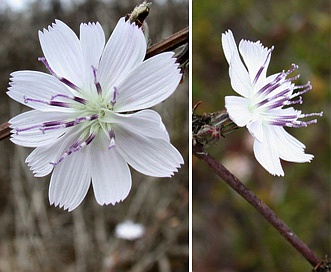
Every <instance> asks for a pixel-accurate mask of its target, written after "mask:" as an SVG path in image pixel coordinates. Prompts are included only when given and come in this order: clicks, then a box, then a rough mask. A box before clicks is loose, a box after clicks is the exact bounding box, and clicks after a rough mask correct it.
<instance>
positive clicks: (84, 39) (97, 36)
mask: <svg viewBox="0 0 331 272" xmlns="http://www.w3.org/2000/svg"><path fill="white" fill-rule="evenodd" d="M80 44H81V48H82V53H83V58H84V63H85V71H86V82H87V83H88V84H87V86H89V84H91V83H92V84H93V83H94V73H93V68H94V69H96V70H98V68H99V62H100V59H101V55H102V52H103V49H104V46H105V34H104V32H103V29H102V27H101V25H100V24H99V23H88V24H81V25H80Z"/></svg>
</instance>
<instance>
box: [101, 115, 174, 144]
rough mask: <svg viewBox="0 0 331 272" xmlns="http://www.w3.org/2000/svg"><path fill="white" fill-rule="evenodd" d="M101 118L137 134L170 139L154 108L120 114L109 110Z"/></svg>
mask: <svg viewBox="0 0 331 272" xmlns="http://www.w3.org/2000/svg"><path fill="white" fill-rule="evenodd" d="M101 120H102V121H104V122H108V123H111V124H113V125H115V127H116V125H119V126H121V127H125V129H127V130H129V131H131V132H132V133H135V134H140V135H142V136H146V137H150V138H159V139H163V140H165V141H169V140H170V139H169V134H168V132H167V130H166V128H165V126H164V124H163V122H162V119H161V116H160V115H159V114H158V113H157V112H156V111H153V110H142V111H139V112H136V113H133V114H118V113H114V112H112V111H109V112H107V114H106V115H105V116H104V117H103V118H102V119H101Z"/></svg>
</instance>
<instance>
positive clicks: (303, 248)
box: [193, 144, 321, 267]
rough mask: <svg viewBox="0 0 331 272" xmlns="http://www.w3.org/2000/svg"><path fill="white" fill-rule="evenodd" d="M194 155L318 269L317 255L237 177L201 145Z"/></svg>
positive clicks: (319, 261) (197, 147)
mask: <svg viewBox="0 0 331 272" xmlns="http://www.w3.org/2000/svg"><path fill="white" fill-rule="evenodd" d="M193 154H194V155H195V156H196V157H197V158H199V159H201V160H202V161H204V162H205V163H206V164H207V165H208V166H209V167H210V168H212V169H213V170H214V172H215V173H216V174H217V175H218V176H219V177H220V178H221V179H223V180H224V181H225V182H226V183H227V184H228V185H229V186H230V187H231V188H232V189H234V190H235V191H236V192H237V193H239V194H240V195H241V196H242V197H243V198H244V199H245V200H246V201H247V202H248V203H250V204H251V205H252V206H253V207H254V208H255V209H257V210H258V211H259V213H260V214H262V215H263V217H264V218H265V219H267V220H268V222H269V223H270V224H271V225H272V226H273V227H274V228H275V229H276V230H277V231H278V232H279V233H280V234H281V235H282V236H283V237H285V239H286V240H287V241H289V242H290V243H291V245H292V246H293V247H294V248H295V249H296V250H297V251H299V252H300V253H301V255H302V256H303V257H305V258H306V260H307V261H308V262H309V263H310V264H311V265H312V266H313V267H316V266H318V265H319V264H320V263H321V260H320V259H319V258H318V257H317V256H316V255H315V253H314V252H313V251H312V250H311V249H310V248H309V247H308V246H307V245H306V244H305V243H304V242H303V241H302V240H301V239H300V238H299V237H298V236H297V235H296V234H295V233H294V232H293V231H292V230H291V229H290V228H289V227H288V226H287V225H286V224H285V223H284V222H283V221H282V220H281V219H280V218H279V217H278V216H277V215H276V214H275V212H274V211H272V210H271V209H270V208H269V207H268V206H267V205H266V204H265V203H263V202H262V200H261V199H259V198H258V197H257V196H256V195H255V194H254V193H253V192H252V191H250V190H249V189H248V188H247V187H246V186H245V185H244V184H242V183H241V181H240V180H239V179H238V178H237V177H235V176H234V175H233V174H232V173H231V172H230V171H229V170H228V169H226V168H225V167H224V166H223V165H222V164H221V163H220V162H218V161H217V160H216V159H215V158H213V157H212V156H210V155H209V154H206V152H204V149H203V147H202V146H201V145H199V144H197V145H195V146H194V147H193Z"/></svg>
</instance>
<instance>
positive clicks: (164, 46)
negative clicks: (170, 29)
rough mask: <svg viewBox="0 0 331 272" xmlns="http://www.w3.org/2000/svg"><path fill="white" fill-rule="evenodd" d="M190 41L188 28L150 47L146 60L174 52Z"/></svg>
mask: <svg viewBox="0 0 331 272" xmlns="http://www.w3.org/2000/svg"><path fill="white" fill-rule="evenodd" d="M188 41H189V31H188V27H187V28H184V29H182V30H180V31H178V32H176V33H174V34H172V35H171V36H169V37H168V38H165V39H164V40H162V41H160V42H158V43H156V44H153V45H152V46H151V47H149V48H148V49H147V53H146V57H145V59H148V58H150V57H153V56H155V55H157V54H159V53H162V52H165V51H172V50H174V49H176V48H177V47H179V46H181V45H184V44H186V43H188Z"/></svg>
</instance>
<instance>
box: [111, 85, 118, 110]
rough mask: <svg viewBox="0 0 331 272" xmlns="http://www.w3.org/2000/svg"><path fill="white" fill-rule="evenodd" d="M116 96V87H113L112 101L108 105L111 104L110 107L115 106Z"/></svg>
mask: <svg viewBox="0 0 331 272" xmlns="http://www.w3.org/2000/svg"><path fill="white" fill-rule="evenodd" d="M117 94H118V92H117V88H116V87H114V94H113V100H112V101H110V104H111V106H112V107H114V106H115V104H116V97H117Z"/></svg>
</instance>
